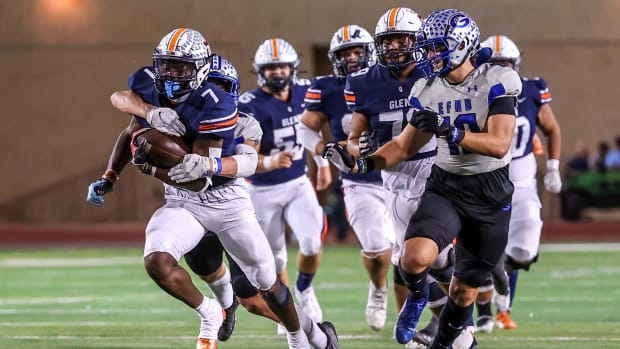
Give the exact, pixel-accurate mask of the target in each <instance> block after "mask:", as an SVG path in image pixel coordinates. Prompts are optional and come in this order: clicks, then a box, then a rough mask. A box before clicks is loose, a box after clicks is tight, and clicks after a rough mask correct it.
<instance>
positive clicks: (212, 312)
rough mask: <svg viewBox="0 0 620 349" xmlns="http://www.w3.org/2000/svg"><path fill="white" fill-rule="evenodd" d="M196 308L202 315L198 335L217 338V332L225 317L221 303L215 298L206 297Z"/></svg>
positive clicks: (199, 314)
mask: <svg viewBox="0 0 620 349" xmlns="http://www.w3.org/2000/svg"><path fill="white" fill-rule="evenodd" d="M194 310H196V312H197V313H198V316H200V333H199V334H198V337H199V338H207V339H217V332H218V330H219V328H220V325H221V324H222V320H223V319H224V315H223V314H222V310H221V308H220V305H219V304H218V303H217V302H216V301H215V300H213V299H210V298H207V297H204V298H203V300H202V303H200V305H199V306H198V307H196V308H195V309H194Z"/></svg>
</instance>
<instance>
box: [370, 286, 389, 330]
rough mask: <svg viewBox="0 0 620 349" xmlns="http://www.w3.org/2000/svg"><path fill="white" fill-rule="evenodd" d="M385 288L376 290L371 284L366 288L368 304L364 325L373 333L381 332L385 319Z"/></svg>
mask: <svg viewBox="0 0 620 349" xmlns="http://www.w3.org/2000/svg"><path fill="white" fill-rule="evenodd" d="M387 305H388V292H387V287H383V288H376V287H375V285H374V284H373V283H372V282H371V283H370V285H369V286H368V303H366V323H367V324H368V325H369V326H370V328H372V329H373V330H375V331H381V329H383V327H384V326H385V321H386V319H387Z"/></svg>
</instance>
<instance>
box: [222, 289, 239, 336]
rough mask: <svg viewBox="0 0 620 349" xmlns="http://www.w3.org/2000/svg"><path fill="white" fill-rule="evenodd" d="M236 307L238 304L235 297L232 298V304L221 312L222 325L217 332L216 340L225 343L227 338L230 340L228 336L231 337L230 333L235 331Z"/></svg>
mask: <svg viewBox="0 0 620 349" xmlns="http://www.w3.org/2000/svg"><path fill="white" fill-rule="evenodd" d="M238 306H239V302H238V301H237V297H233V304H232V305H231V306H230V307H228V308H226V309H224V310H223V311H222V314H223V315H224V321H222V325H221V326H220V329H219V330H218V331H217V339H218V340H220V341H222V342H225V341H227V340H228V338H230V336H232V333H233V331H234V330H235V324H236V323H237V314H236V311H237V307H238Z"/></svg>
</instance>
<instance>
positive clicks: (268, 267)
mask: <svg viewBox="0 0 620 349" xmlns="http://www.w3.org/2000/svg"><path fill="white" fill-rule="evenodd" d="M236 189H237V190H238V191H239V194H240V196H242V194H243V188H242V187H237V188H236ZM244 199H245V198H239V199H238V200H234V204H231V205H230V207H228V209H227V210H226V212H225V217H224V219H222V221H221V227H220V228H221V229H220V230H217V231H216V232H217V233H218V237H219V238H220V241H221V242H222V245H223V246H224V248H225V249H226V251H227V252H228V253H229V255H230V257H231V258H232V259H233V260H234V261H235V262H236V263H237V264H238V265H239V267H240V269H241V270H242V271H243V274H244V275H245V276H246V277H247V279H248V281H249V283H250V284H251V285H252V286H254V287H255V288H257V289H258V290H259V291H260V294H261V296H262V297H263V299H264V300H265V302H266V303H267V305H268V306H269V308H270V309H271V311H272V312H273V313H274V314H275V315H276V316H277V317H278V318H279V319H280V320H281V321H282V323H283V325H284V326H285V327H286V329H287V331H288V333H287V339H288V343H289V348H307V347H308V346H309V344H308V337H307V335H306V333H305V332H306V331H307V330H306V329H305V328H304V326H305V325H307V324H308V323H310V326H313V325H316V324H314V323H313V322H312V321H311V320H310V319H309V318H308V317H307V315H305V314H304V313H303V311H299V309H296V308H295V304H294V302H293V298H292V296H291V293H290V291H289V289H288V288H287V287H286V285H284V284H282V283H281V282H280V281H279V280H278V279H277V275H276V267H275V258H274V257H273V255H272V254H271V253H270V250H271V248H270V246H269V242H268V241H267V238H266V236H265V235H264V234H260V232H261V228H260V225H259V223H258V221H257V219H256V215H255V213H254V209H253V207H252V205H251V202H250V200H249V198H247V200H244ZM312 335H313V336H314V337H311V338H313V339H314V340H316V341H317V343H319V344H322V343H321V342H320V339H322V342H324V343H326V344H325V346H323V345H319V346H318V347H319V348H321V347H324V348H338V341H337V337H336V336H335V333H334V334H333V336H332V333H331V332H330V329H326V331H323V330H321V329H318V330H315V331H314V332H312ZM316 337H320V338H319V339H316Z"/></svg>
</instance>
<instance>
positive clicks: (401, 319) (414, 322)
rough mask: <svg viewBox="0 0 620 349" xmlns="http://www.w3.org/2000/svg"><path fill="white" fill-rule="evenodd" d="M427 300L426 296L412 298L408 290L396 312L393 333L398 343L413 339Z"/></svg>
mask: <svg viewBox="0 0 620 349" xmlns="http://www.w3.org/2000/svg"><path fill="white" fill-rule="evenodd" d="M427 301H428V297H424V298H419V299H414V298H413V293H412V292H409V295H408V296H407V300H406V301H405V304H403V308H402V309H401V310H400V313H399V314H398V320H396V331H395V332H396V333H395V335H396V341H397V342H398V343H400V344H407V343H409V342H410V341H411V340H412V339H413V336H414V335H415V330H416V327H417V326H418V322H419V321H420V316H421V315H422V310H424V307H425V306H426V302H427Z"/></svg>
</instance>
